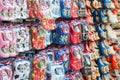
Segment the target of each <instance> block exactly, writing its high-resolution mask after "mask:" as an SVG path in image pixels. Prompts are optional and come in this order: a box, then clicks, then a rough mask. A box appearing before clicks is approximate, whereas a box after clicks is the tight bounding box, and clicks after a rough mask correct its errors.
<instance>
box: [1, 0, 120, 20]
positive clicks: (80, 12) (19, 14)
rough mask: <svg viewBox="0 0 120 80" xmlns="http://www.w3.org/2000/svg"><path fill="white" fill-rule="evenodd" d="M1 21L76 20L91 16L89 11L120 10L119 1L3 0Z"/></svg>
mask: <svg viewBox="0 0 120 80" xmlns="http://www.w3.org/2000/svg"><path fill="white" fill-rule="evenodd" d="M0 5H1V8H0V12H1V14H0V19H1V20H14V19H26V18H47V19H48V18H58V17H64V18H71V17H72V18H76V17H79V16H80V17H85V16H89V9H92V7H93V8H95V9H96V8H101V9H102V10H103V9H117V10H118V9H120V8H119V2H118V0H117V1H116V0H103V1H97V0H93V1H90V0H51V1H48V0H21V1H19V0H1V1H0Z"/></svg>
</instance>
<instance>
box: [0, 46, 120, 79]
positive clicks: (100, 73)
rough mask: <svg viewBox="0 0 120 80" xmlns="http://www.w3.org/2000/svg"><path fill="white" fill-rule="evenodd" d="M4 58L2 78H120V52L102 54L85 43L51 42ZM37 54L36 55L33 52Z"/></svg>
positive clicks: (0, 65) (0, 67)
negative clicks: (51, 44)
mask: <svg viewBox="0 0 120 80" xmlns="http://www.w3.org/2000/svg"><path fill="white" fill-rule="evenodd" d="M28 54H29V53H25V55H26V56H19V57H16V58H14V59H10V58H9V60H3V61H1V62H0V72H1V74H0V79H1V80H5V79H6V80H31V79H32V80H109V79H113V80H119V76H120V70H119V69H120V53H116V54H115V55H113V54H112V55H111V56H109V57H107V58H105V57H100V53H99V50H97V49H96V52H94V53H90V52H89V53H87V54H86V51H85V49H84V48H83V45H82V44H80V45H71V46H59V47H57V46H56V45H55V46H51V47H49V48H47V49H45V50H42V51H40V52H39V51H38V52H37V54H35V53H32V54H29V55H28ZM33 55H34V56H33Z"/></svg>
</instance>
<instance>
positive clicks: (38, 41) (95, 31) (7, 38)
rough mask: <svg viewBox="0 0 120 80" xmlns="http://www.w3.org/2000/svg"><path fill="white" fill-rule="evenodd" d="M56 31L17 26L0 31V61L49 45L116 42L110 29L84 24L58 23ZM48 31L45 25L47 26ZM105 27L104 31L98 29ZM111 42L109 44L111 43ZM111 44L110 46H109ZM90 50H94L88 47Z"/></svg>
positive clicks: (39, 25)
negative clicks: (108, 40)
mask: <svg viewBox="0 0 120 80" xmlns="http://www.w3.org/2000/svg"><path fill="white" fill-rule="evenodd" d="M54 26H55V27H56V29H54V30H50V31H49V30H46V28H45V27H43V26H42V25H41V24H39V23H36V24H18V25H13V26H7V27H5V26H4V27H3V28H0V44H1V45H0V48H1V50H0V57H9V56H15V55H17V53H16V51H17V52H24V51H28V50H30V49H32V48H34V49H37V50H39V49H44V48H46V47H47V46H48V45H50V44H52V43H57V44H69V43H73V44H77V43H81V42H87V43H92V42H93V43H94V42H95V41H99V40H102V39H106V38H108V39H112V40H114V41H117V40H118V38H117V34H116V32H115V31H114V30H113V29H112V28H111V26H110V25H100V26H99V25H98V26H96V28H95V26H92V25H89V23H88V21H86V20H79V19H75V20H70V21H59V22H56V24H54ZM47 27H49V25H48V26H47ZM102 27H105V28H106V29H104V30H103V29H102ZM114 41H113V42H112V43H114ZM110 44H111V43H110ZM91 49H94V48H92V47H91Z"/></svg>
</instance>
